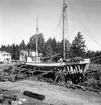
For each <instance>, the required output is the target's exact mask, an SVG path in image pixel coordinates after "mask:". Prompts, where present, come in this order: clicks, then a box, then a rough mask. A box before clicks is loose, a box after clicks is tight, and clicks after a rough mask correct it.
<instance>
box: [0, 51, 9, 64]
mask: <svg viewBox="0 0 101 105" xmlns="http://www.w3.org/2000/svg"><path fill="white" fill-rule="evenodd" d="M9 61H11V54H10V53H8V52H5V51H0V62H9Z"/></svg>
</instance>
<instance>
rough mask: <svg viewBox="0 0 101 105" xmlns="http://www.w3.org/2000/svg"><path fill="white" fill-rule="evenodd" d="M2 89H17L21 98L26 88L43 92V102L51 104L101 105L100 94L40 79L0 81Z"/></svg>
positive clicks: (35, 91)
mask: <svg viewBox="0 0 101 105" xmlns="http://www.w3.org/2000/svg"><path fill="white" fill-rule="evenodd" d="M0 89H9V90H15V91H16V93H17V94H18V96H19V97H20V98H22V97H23V95H22V94H23V92H24V91H25V90H28V91H31V92H34V93H39V94H43V95H45V100H44V101H43V102H44V103H47V104H49V105H50V104H52V105H101V95H100V94H97V93H94V92H89V91H82V90H79V89H76V90H73V89H68V88H66V87H61V86H55V85H50V84H48V83H45V82H39V81H32V80H22V81H17V82H9V81H6V82H0ZM33 102H34V101H33ZM36 105H37V104H36ZM38 105H41V104H38ZM44 105H45V104H44Z"/></svg>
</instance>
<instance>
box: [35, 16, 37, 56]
mask: <svg viewBox="0 0 101 105" xmlns="http://www.w3.org/2000/svg"><path fill="white" fill-rule="evenodd" d="M35 53H36V54H35V55H36V58H37V56H38V18H37V20H36V52H35Z"/></svg>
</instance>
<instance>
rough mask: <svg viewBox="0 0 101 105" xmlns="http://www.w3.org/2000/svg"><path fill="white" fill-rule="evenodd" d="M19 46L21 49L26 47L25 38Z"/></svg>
mask: <svg viewBox="0 0 101 105" xmlns="http://www.w3.org/2000/svg"><path fill="white" fill-rule="evenodd" d="M19 48H20V50H24V49H26V44H25V41H24V40H22V42H21V43H20V45H19Z"/></svg>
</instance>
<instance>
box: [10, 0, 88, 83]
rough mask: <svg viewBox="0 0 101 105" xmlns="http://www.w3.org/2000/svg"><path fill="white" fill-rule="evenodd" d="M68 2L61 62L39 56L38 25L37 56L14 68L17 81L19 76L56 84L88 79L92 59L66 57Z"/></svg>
mask: <svg viewBox="0 0 101 105" xmlns="http://www.w3.org/2000/svg"><path fill="white" fill-rule="evenodd" d="M66 10H67V4H66V3H65V0H63V8H62V14H63V15H62V19H63V58H62V59H61V60H60V62H42V61H40V59H39V57H38V49H37V47H38V44H37V42H38V39H37V35H38V26H37V27H36V56H35V58H36V59H34V60H33V57H32V56H27V57H26V61H25V63H23V64H19V65H16V66H14V67H13V68H12V73H11V78H12V80H13V81H15V80H16V79H17V78H20V77H22V78H33V79H35V78H36V79H39V78H41V79H43V80H46V81H49V82H52V83H55V84H58V83H59V84H66V83H68V81H71V82H72V83H74V84H78V83H81V82H84V81H86V72H87V69H88V67H89V64H90V59H73V60H72V59H71V60H68V59H65V28H64V27H65V14H66Z"/></svg>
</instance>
